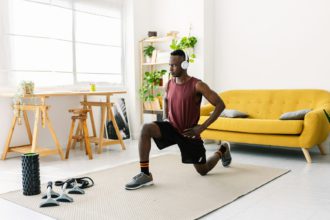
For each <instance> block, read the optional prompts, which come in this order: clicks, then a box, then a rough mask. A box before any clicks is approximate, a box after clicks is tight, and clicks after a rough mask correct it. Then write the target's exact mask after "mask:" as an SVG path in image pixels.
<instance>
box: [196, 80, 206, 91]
mask: <svg viewBox="0 0 330 220" xmlns="http://www.w3.org/2000/svg"><path fill="white" fill-rule="evenodd" d="M195 88H196V91H198V92H203V91H206V90H209V89H210V87H209V86H208V85H207V84H206V83H205V82H203V81H202V80H200V81H198V82H197V83H196V85H195Z"/></svg>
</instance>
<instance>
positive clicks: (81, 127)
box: [65, 109, 93, 160]
mask: <svg viewBox="0 0 330 220" xmlns="http://www.w3.org/2000/svg"><path fill="white" fill-rule="evenodd" d="M88 112H90V110H89V109H69V113H72V114H73V116H72V117H71V128H70V134H69V140H68V145H67V146H66V154H65V159H68V158H69V152H70V148H71V147H73V148H74V147H75V145H76V142H77V141H78V142H80V143H82V142H85V150H86V154H88V158H89V159H90V160H91V159H93V155H92V150H91V146H90V142H89V136H88V129H87V122H86V119H87V113H88ZM76 120H79V121H78V125H77V128H76V132H75V135H73V132H74V127H75V122H76ZM72 139H73V140H74V142H73V144H71V143H72ZM71 145H72V146H71Z"/></svg>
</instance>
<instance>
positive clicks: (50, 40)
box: [5, 0, 123, 87]
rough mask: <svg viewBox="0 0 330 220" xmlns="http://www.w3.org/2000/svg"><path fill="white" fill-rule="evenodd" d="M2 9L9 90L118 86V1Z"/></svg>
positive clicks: (14, 1) (52, 0)
mask: <svg viewBox="0 0 330 220" xmlns="http://www.w3.org/2000/svg"><path fill="white" fill-rule="evenodd" d="M8 8H9V10H8V18H9V19H8V29H7V32H6V33H5V40H6V41H7V42H8V48H7V49H8V54H9V65H8V69H7V72H8V74H9V76H10V77H9V79H10V82H11V84H13V85H16V84H17V83H18V82H19V81H21V80H32V81H34V82H35V84H36V86H38V87H49V86H62V85H72V84H79V83H84V82H104V83H110V84H117V85H122V84H123V70H122V66H123V64H122V51H123V48H122V13H121V5H120V1H119V0H117V1H115V0H93V1H88V0H8Z"/></svg>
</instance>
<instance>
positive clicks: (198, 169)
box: [195, 166, 209, 176]
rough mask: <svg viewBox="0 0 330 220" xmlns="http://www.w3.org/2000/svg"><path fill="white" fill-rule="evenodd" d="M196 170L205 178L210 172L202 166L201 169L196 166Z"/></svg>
mask: <svg viewBox="0 0 330 220" xmlns="http://www.w3.org/2000/svg"><path fill="white" fill-rule="evenodd" d="M195 168H196V171H197V172H198V173H199V174H200V175H201V176H205V175H206V174H207V173H208V172H209V170H208V169H207V167H205V166H200V167H197V166H195Z"/></svg>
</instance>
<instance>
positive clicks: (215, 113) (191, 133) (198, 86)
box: [182, 81, 225, 138]
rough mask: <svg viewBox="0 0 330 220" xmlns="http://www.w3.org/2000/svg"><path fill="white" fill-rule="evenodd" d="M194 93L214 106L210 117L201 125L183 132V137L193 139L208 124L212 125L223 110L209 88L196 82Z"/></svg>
mask: <svg viewBox="0 0 330 220" xmlns="http://www.w3.org/2000/svg"><path fill="white" fill-rule="evenodd" d="M196 91H197V92H199V93H201V94H202V95H203V96H204V97H205V98H206V99H207V100H208V101H209V102H210V103H211V104H212V105H214V106H215V109H214V111H213V113H212V114H211V115H210V117H209V118H208V119H207V120H206V121H205V122H204V123H203V124H201V125H197V126H195V127H193V128H188V129H186V130H184V131H183V133H182V134H183V135H184V136H186V137H192V138H194V137H195V136H196V135H199V134H200V133H202V132H203V131H204V130H205V129H206V128H207V127H208V126H209V125H210V124H212V123H213V122H214V121H215V120H216V119H217V118H218V117H219V115H220V113H221V112H222V111H223V110H224V109H225V104H224V102H223V101H222V99H221V98H220V97H219V96H218V94H217V93H216V92H214V91H213V90H211V89H210V87H209V86H208V85H207V84H206V83H204V82H201V81H200V82H198V83H197V84H196Z"/></svg>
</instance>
